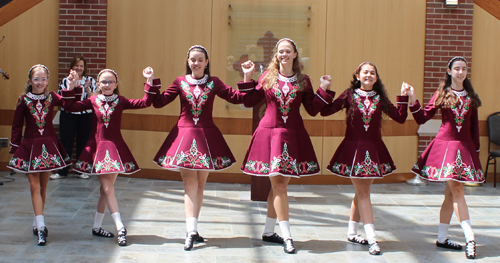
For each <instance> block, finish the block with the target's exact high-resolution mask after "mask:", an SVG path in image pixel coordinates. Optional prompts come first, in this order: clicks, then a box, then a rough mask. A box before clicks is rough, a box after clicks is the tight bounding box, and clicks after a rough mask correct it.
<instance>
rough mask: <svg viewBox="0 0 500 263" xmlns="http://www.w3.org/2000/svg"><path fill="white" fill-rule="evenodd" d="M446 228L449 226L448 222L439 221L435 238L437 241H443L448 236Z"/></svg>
mask: <svg viewBox="0 0 500 263" xmlns="http://www.w3.org/2000/svg"><path fill="white" fill-rule="evenodd" d="M448 228H450V224H445V223H439V226H438V240H437V241H438V242H439V243H443V242H444V241H445V240H446V239H447V238H448Z"/></svg>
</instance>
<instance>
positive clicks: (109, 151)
mask: <svg viewBox="0 0 500 263" xmlns="http://www.w3.org/2000/svg"><path fill="white" fill-rule="evenodd" d="M153 84H154V86H149V85H148V84H147V83H146V84H145V85H144V86H145V87H144V91H145V94H144V97H143V98H142V99H127V98H125V97H123V96H118V95H116V94H114V95H111V96H105V95H103V94H101V95H97V96H91V97H90V98H89V99H87V100H84V101H75V100H73V101H71V102H72V103H68V104H66V105H65V107H64V109H65V110H67V111H71V112H72V111H83V110H88V109H93V114H94V118H93V127H92V136H91V138H90V139H89V141H88V142H87V145H86V146H85V148H84V149H83V151H82V153H81V154H80V156H79V157H78V161H77V162H76V165H75V168H74V170H75V171H77V172H79V173H85V174H92V175H99V174H111V173H121V174H132V173H135V172H137V171H139V170H140V169H139V165H138V164H137V162H136V161H135V159H134V156H133V155H132V152H131V151H130V149H129V148H128V146H127V144H126V143H125V141H124V140H123V137H122V135H121V131H120V128H121V119H122V115H123V111H124V110H126V109H142V108H146V107H149V106H150V105H151V103H152V102H153V98H154V97H155V94H157V93H158V92H159V86H160V81H159V79H155V80H154V81H153ZM75 89H77V88H75ZM71 92H73V91H72V90H63V91H62V93H63V96H64V97H67V96H68V97H69V96H70V95H66V94H71Z"/></svg>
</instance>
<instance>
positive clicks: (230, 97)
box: [212, 77, 246, 104]
mask: <svg viewBox="0 0 500 263" xmlns="http://www.w3.org/2000/svg"><path fill="white" fill-rule="evenodd" d="M212 79H213V81H214V85H215V87H216V88H217V96H219V97H221V98H222V99H224V100H226V101H227V102H230V103H233V104H241V103H243V97H244V95H245V94H246V93H245V92H242V91H239V90H235V89H233V88H232V87H230V86H228V85H226V84H224V82H222V81H221V80H220V79H219V78H217V77H212Z"/></svg>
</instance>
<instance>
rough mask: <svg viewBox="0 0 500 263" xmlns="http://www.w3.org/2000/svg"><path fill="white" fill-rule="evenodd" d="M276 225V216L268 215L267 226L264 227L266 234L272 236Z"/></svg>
mask: <svg viewBox="0 0 500 263" xmlns="http://www.w3.org/2000/svg"><path fill="white" fill-rule="evenodd" d="M275 226H276V218H270V217H266V226H265V227H264V236H272V235H273V234H274V227H275Z"/></svg>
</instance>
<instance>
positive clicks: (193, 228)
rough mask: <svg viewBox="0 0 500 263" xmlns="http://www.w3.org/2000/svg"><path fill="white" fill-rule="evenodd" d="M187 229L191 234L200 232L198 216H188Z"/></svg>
mask: <svg viewBox="0 0 500 263" xmlns="http://www.w3.org/2000/svg"><path fill="white" fill-rule="evenodd" d="M186 230H187V232H188V233H189V234H195V233H198V219H197V218H196V217H187V218H186Z"/></svg>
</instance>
